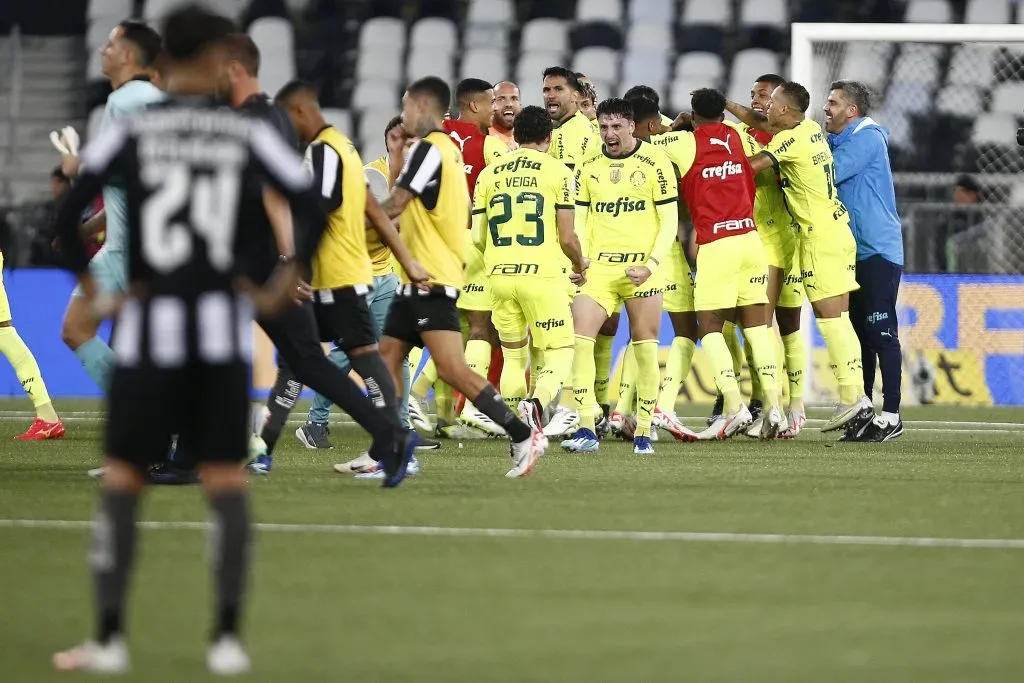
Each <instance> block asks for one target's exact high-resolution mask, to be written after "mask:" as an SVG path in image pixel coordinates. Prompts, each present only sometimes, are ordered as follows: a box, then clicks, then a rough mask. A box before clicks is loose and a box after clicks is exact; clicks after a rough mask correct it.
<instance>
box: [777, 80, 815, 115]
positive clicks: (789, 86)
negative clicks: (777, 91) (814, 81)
mask: <svg viewBox="0 0 1024 683" xmlns="http://www.w3.org/2000/svg"><path fill="white" fill-rule="evenodd" d="M777 87H779V88H782V94H783V95H785V96H786V97H788V98H789V100H790V101H791V102H792V103H793V104H795V105H796V106H797V108H798V109H799V110H800V111H801V112H806V111H807V108H808V107H810V106H811V94H810V93H809V92H807V88H805V87H804V86H802V85H800V84H799V83H797V82H796V81H786V82H785V83H783V84H782V85H780V86H777Z"/></svg>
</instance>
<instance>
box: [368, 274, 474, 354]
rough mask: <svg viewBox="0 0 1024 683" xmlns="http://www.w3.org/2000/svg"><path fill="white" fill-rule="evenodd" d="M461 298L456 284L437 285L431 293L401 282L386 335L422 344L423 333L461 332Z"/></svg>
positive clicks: (385, 328) (389, 317) (386, 325)
mask: <svg viewBox="0 0 1024 683" xmlns="http://www.w3.org/2000/svg"><path fill="white" fill-rule="evenodd" d="M458 298H459V290H457V289H455V288H454V287H445V286H443V285H434V286H433V287H432V288H431V289H430V291H429V292H423V291H421V290H419V289H416V288H415V287H413V286H412V285H402V286H401V287H399V288H398V291H397V292H396V293H395V298H394V299H392V300H391V308H389V309H388V317H387V320H386V321H385V322H384V335H383V336H386V337H394V338H395V339H398V340H400V341H404V342H406V343H408V344H412V345H413V346H419V347H422V346H423V337H421V336H420V334H421V333H422V332H437V331H449V332H460V333H461V332H462V325H461V324H460V323H459V309H458V308H456V307H455V301H456V300H457V299H458Z"/></svg>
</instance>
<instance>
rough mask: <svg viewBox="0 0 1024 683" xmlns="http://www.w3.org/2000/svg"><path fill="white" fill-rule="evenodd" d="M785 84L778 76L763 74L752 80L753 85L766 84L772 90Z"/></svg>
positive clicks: (783, 79)
mask: <svg viewBox="0 0 1024 683" xmlns="http://www.w3.org/2000/svg"><path fill="white" fill-rule="evenodd" d="M785 82H786V79H785V78H783V77H782V76H780V75H778V74H764V75H763V76H758V77H757V78H755V79H754V83H767V84H768V85H770V86H772V88H773V89H774V88H778V87H779V86H780V85H782V84H783V83H785Z"/></svg>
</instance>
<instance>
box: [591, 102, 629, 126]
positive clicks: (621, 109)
mask: <svg viewBox="0 0 1024 683" xmlns="http://www.w3.org/2000/svg"><path fill="white" fill-rule="evenodd" d="M597 115H598V116H621V117H623V118H626V119H629V120H630V121H633V120H634V119H633V105H632V104H630V103H629V102H628V101H626V100H624V99H622V98H621V97H609V98H608V99H606V100H601V104H599V105H597Z"/></svg>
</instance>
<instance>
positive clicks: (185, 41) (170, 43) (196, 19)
mask: <svg viewBox="0 0 1024 683" xmlns="http://www.w3.org/2000/svg"><path fill="white" fill-rule="evenodd" d="M234 32H235V25H234V23H232V21H231V20H230V19H228V18H227V17H222V16H221V15H219V14H217V13H216V12H211V11H210V10H208V9H206V8H205V7H202V6H200V5H186V6H184V7H181V8H180V9H177V10H174V11H173V12H171V13H170V14H168V15H167V17H166V18H165V19H164V26H163V34H164V50H165V51H166V53H167V56H168V57H170V58H171V59H173V60H175V61H178V62H184V61H190V60H193V59H196V58H198V57H200V56H201V55H202V53H203V52H205V51H206V50H208V49H210V48H211V47H213V46H215V45H217V44H219V43H220V42H221V41H223V40H224V39H225V38H227V37H228V36H229V35H231V34H232V33H234Z"/></svg>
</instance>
